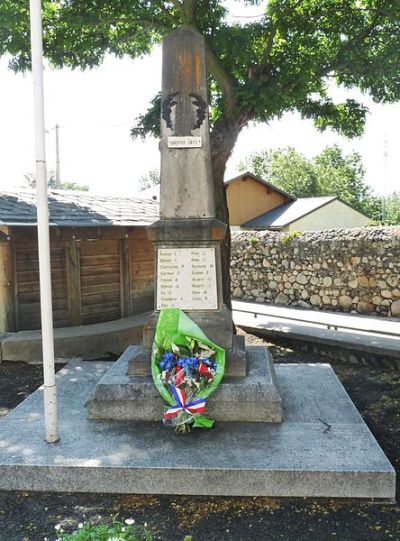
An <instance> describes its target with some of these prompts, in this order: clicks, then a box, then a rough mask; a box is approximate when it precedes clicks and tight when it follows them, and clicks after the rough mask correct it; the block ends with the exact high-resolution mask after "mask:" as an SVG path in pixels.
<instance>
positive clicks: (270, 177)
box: [239, 147, 318, 197]
mask: <svg viewBox="0 0 400 541" xmlns="http://www.w3.org/2000/svg"><path fill="white" fill-rule="evenodd" d="M239 167H240V169H242V170H246V169H249V170H250V171H252V172H253V173H254V174H255V175H257V176H259V177H261V178H263V179H265V180H267V181H268V182H270V183H271V184H273V185H274V186H277V187H278V188H281V189H282V190H284V191H286V192H288V193H290V194H291V195H294V196H295V197H309V196H311V195H316V194H317V193H318V178H317V175H316V172H315V171H314V168H313V166H312V164H311V163H310V161H309V160H307V158H306V157H305V156H303V155H302V154H300V153H298V152H296V151H295V149H294V148H292V147H288V148H286V149H278V150H265V151H262V152H257V153H254V154H252V155H251V156H249V157H248V158H247V159H246V160H245V161H244V162H243V163H241V164H240V166H239Z"/></svg>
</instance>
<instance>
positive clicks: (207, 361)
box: [201, 357, 217, 370]
mask: <svg viewBox="0 0 400 541" xmlns="http://www.w3.org/2000/svg"><path fill="white" fill-rule="evenodd" d="M201 362H202V363H203V364H205V365H206V366H208V367H209V368H211V369H212V370H216V369H217V363H215V362H214V361H212V360H211V359H209V358H208V357H207V359H201Z"/></svg>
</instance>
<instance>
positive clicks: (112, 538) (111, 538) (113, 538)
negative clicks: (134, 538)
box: [107, 537, 119, 541]
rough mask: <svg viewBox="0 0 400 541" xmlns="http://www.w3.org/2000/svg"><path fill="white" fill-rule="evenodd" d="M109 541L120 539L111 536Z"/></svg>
mask: <svg viewBox="0 0 400 541" xmlns="http://www.w3.org/2000/svg"><path fill="white" fill-rule="evenodd" d="M107 541H119V539H118V537H109V538H108V539H107Z"/></svg>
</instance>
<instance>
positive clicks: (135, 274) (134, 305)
mask: <svg viewBox="0 0 400 541" xmlns="http://www.w3.org/2000/svg"><path fill="white" fill-rule="evenodd" d="M129 258H130V265H129V267H130V269H129V272H130V297H131V314H140V313H141V312H146V311H148V310H153V308H154V270H155V269H154V245H153V243H152V242H151V241H150V240H149V239H148V238H147V235H146V231H145V230H144V229H143V228H140V229H139V228H137V229H135V231H134V232H133V233H132V234H131V236H130V238H129Z"/></svg>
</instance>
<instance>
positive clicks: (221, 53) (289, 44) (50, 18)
mask: <svg viewBox="0 0 400 541" xmlns="http://www.w3.org/2000/svg"><path fill="white" fill-rule="evenodd" d="M242 3H243V4H244V5H260V13H261V10H262V8H261V4H264V3H263V2H261V1H258V0H243V2H242ZM43 11H44V17H43V28H44V52H45V55H46V56H47V58H48V60H49V62H50V64H51V65H52V66H54V67H63V66H69V67H72V68H76V67H80V68H91V67H93V66H97V65H99V64H100V63H101V62H102V60H103V58H104V55H105V53H112V54H114V55H116V56H119V57H121V56H123V55H128V56H130V57H132V58H136V57H138V56H141V55H144V54H147V53H148V52H149V51H150V50H151V48H152V46H153V45H154V44H158V43H160V41H161V39H162V38H163V37H164V36H165V35H166V34H168V33H169V32H171V30H173V29H175V28H177V27H179V26H181V25H183V24H187V25H191V26H193V27H195V28H196V29H198V31H199V32H201V33H202V34H203V35H204V37H205V40H206V47H207V60H208V68H209V73H210V78H209V87H210V100H211V120H212V133H211V149H212V167H213V175H214V182H215V187H216V197H217V214H218V217H219V218H220V219H222V220H224V221H226V222H227V221H228V211H227V205H226V197H225V190H224V185H223V177H224V173H225V167H226V162H227V160H228V158H229V157H230V155H231V153H232V150H233V148H234V146H235V143H236V141H237V138H238V135H239V133H240V131H241V130H242V128H243V127H244V126H246V125H247V124H248V123H249V122H250V121H258V122H266V121H270V120H272V119H274V118H279V117H280V116H281V115H282V114H283V113H284V112H285V111H298V112H299V113H300V114H301V115H302V116H303V117H304V118H311V119H313V120H314V121H315V124H316V125H317V127H318V128H319V129H321V130H323V129H326V128H327V127H332V128H333V129H335V130H337V131H340V132H342V133H344V134H345V135H348V136H354V135H360V133H361V132H362V129H363V125H364V121H365V116H366V113H367V109H366V107H365V106H364V105H363V104H362V103H359V102H357V101H355V100H347V101H345V102H344V103H335V102H334V101H333V100H332V99H331V98H330V97H329V95H328V83H329V81H330V80H335V81H336V82H337V83H338V84H340V85H342V86H344V87H347V88H350V87H358V88H359V89H361V90H362V91H363V92H364V93H369V94H370V95H371V96H372V97H373V99H374V100H375V101H377V102H394V101H396V100H398V99H399V96H400V80H399V77H398V51H399V50H400V24H399V21H400V6H399V4H398V2H393V1H392V0H269V1H268V3H267V6H266V8H265V9H264V8H263V11H264V13H263V14H262V16H260V17H259V18H255V19H249V20H248V22H246V24H244V25H239V24H237V23H235V24H228V22H227V20H226V14H227V9H226V8H225V7H224V2H223V1H222V0H169V1H162V0H154V1H152V2H144V1H142V0H74V1H68V2H67V1H61V0H58V1H54V0H43ZM28 36H29V20H28V0H2V2H1V3H0V55H2V54H4V53H6V52H8V53H10V54H11V55H12V59H11V62H10V66H11V68H12V69H14V70H24V69H27V68H29V65H30V60H29V58H30V57H29V39H28ZM159 111H160V100H159V97H156V98H154V100H153V102H152V107H151V109H150V110H149V111H148V113H146V114H144V115H143V116H142V117H141V118H140V125H139V126H138V127H137V128H136V129H134V130H133V135H138V134H145V133H152V134H153V135H158V132H159ZM228 264H229V261H228V258H225V270H224V273H223V274H224V275H226V276H227V275H228V274H229V273H228V272H227V270H228ZM225 297H228V298H229V293H228V290H227V288H226V291H225Z"/></svg>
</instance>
